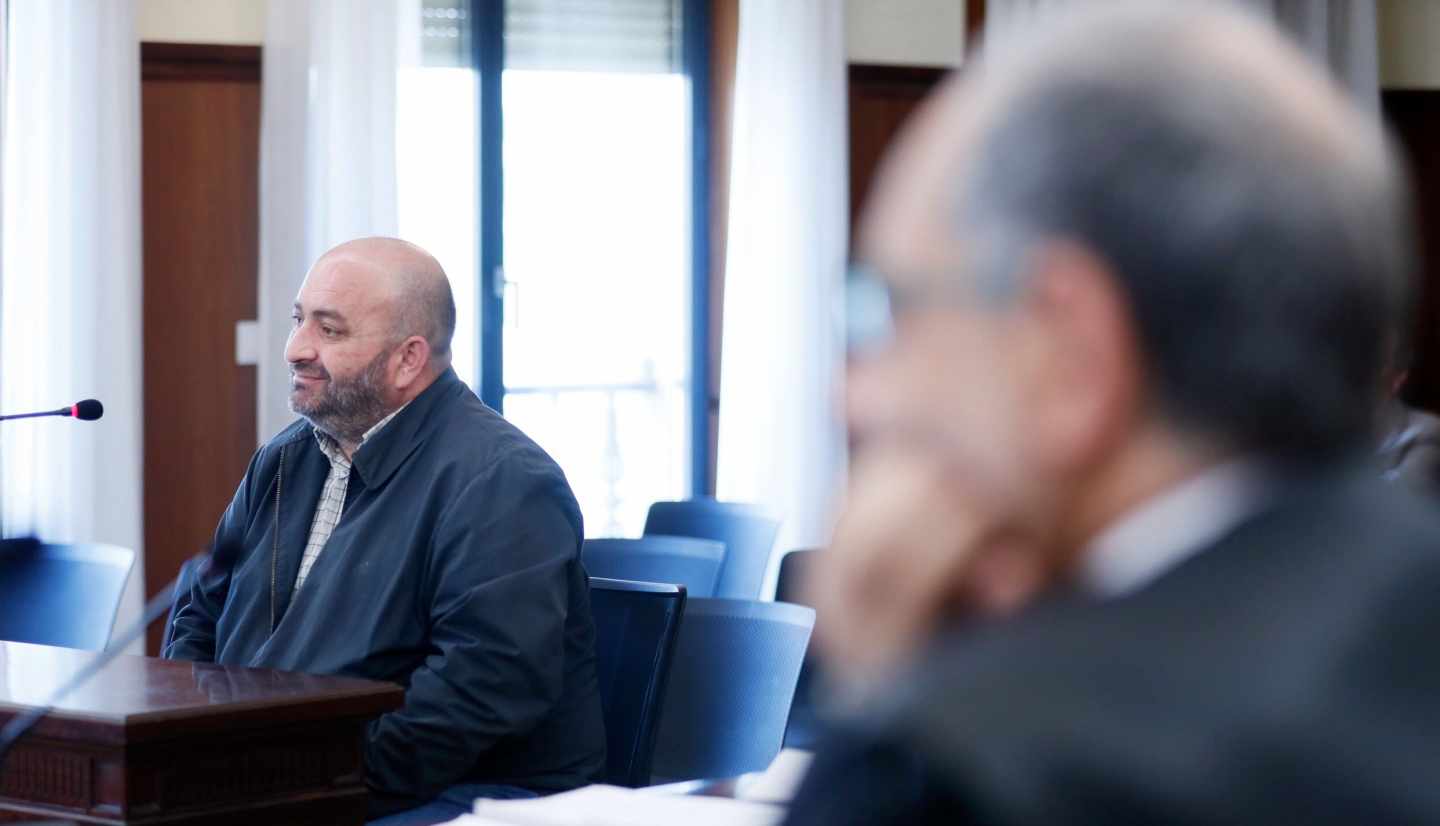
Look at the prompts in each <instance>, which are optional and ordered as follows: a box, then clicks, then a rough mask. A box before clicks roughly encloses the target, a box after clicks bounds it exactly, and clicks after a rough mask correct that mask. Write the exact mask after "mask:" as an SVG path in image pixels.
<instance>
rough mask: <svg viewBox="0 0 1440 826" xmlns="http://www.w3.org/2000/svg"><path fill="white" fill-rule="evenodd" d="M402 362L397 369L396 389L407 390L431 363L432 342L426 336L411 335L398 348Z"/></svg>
mask: <svg viewBox="0 0 1440 826" xmlns="http://www.w3.org/2000/svg"><path fill="white" fill-rule="evenodd" d="M397 350H398V352H399V356H400V364H399V366H398V369H397V370H396V371H395V389H397V390H406V389H408V388H409V387H410V385H412V384H414V383H415V381H416V379H418V378H420V376H421V375H422V374H424V372H425V368H426V367H428V366H429V365H430V342H428V341H426V340H425V337H424V336H410V337H409V338H407V339H405V340H404V341H402V342H400V346H399V347H398V348H397Z"/></svg>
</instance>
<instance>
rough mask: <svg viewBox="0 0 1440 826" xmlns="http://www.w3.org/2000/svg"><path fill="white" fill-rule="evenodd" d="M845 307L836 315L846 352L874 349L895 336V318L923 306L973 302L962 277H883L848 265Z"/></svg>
mask: <svg viewBox="0 0 1440 826" xmlns="http://www.w3.org/2000/svg"><path fill="white" fill-rule="evenodd" d="M842 295H843V300H844V302H845V306H844V307H843V308H841V312H839V313H838V314H837V315H838V317H839V318H840V319H841V321H842V323H843V324H844V329H845V347H846V351H847V352H848V353H849V354H850V355H852V356H856V355H865V354H867V353H874V352H877V351H879V350H881V349H883V348H884V347H886V346H888V345H889V344H890V342H891V341H893V340H894V338H895V322H896V319H898V318H901V317H903V316H905V315H908V314H910V313H912V312H915V311H917V310H920V309H924V308H926V307H938V306H947V307H957V306H965V305H970V304H973V302H974V301H975V299H976V296H975V291H974V288H973V286H971V285H969V284H966V283H965V282H964V281H963V280H959V279H952V280H947V281H945V282H942V283H939V284H937V283H935V282H933V281H926V280H921V279H912V280H902V279H895V278H883V277H881V275H880V274H879V272H878V271H877V270H875V268H874V267H871V266H869V265H867V264H852V265H851V266H850V268H849V269H848V270H847V272H846V277H845V291H844V293H843V294H842Z"/></svg>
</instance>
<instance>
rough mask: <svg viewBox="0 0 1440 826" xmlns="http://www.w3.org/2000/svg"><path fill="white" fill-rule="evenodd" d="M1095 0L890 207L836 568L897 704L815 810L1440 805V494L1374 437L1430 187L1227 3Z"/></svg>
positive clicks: (1003, 81) (903, 151) (901, 816)
mask: <svg viewBox="0 0 1440 826" xmlns="http://www.w3.org/2000/svg"><path fill="white" fill-rule="evenodd" d="M1074 5H1075V7H1076V8H1077V11H1075V12H1074V15H1073V16H1068V17H1064V18H1062V19H1060V20H1057V21H1055V22H1052V23H1050V24H1038V25H1037V26H1036V27H1034V28H1033V29H1031V30H1030V31H1029V32H1027V33H1026V34H1022V35H1020V36H1019V39H1016V40H1013V41H1010V42H1008V43H1007V42H1002V43H999V44H992V45H998V46H999V47H1000V48H999V49H998V50H992V51H990V52H989V53H987V54H986V55H984V56H983V57H982V58H981V62H980V64H979V65H978V66H975V67H967V69H966V71H965V72H964V73H963V74H962V75H961V76H960V77H958V78H957V79H956V80H954V81H953V82H951V83H950V84H949V85H947V86H946V87H945V89H944V90H943V91H942V92H941V94H940V95H939V96H938V97H936V98H935V99H934V100H933V101H931V102H930V103H929V105H928V106H927V107H926V109H925V110H924V111H923V112H922V113H921V114H920V115H919V117H917V118H916V119H915V121H914V122H913V124H912V126H911V127H910V128H908V129H907V131H906V133H905V135H904V136H903V137H902V139H901V142H900V144H899V145H898V148H897V150H896V152H895V154H894V156H893V157H892V158H891V159H890V161H889V162H888V166H887V169H886V171H885V173H884V176H883V182H882V183H881V184H880V185H879V187H878V189H877V190H876V194H875V195H874V200H873V201H872V204H873V210H872V211H871V212H870V213H869V214H868V216H867V218H866V220H865V222H864V223H863V226H862V232H861V249H862V251H863V252H862V254H863V256H864V258H865V261H866V263H867V264H868V265H869V270H870V272H871V275H870V276H869V278H870V279H871V280H870V284H871V289H870V290H869V291H868V292H864V291H861V290H859V289H857V291H856V293H855V297H856V298H857V299H862V298H864V296H866V295H868V296H871V297H872V299H873V298H875V297H878V299H879V300H872V301H871V303H870V304H869V305H865V306H860V307H858V308H857V309H859V310H860V312H857V313H856V315H855V319H856V321H857V322H859V321H862V320H864V319H866V318H880V319H888V324H887V325H884V326H877V327H875V328H874V329H873V330H871V332H873V333H874V338H872V339H871V340H870V341H869V342H868V343H867V346H865V347H863V348H862V349H859V350H857V352H856V353H855V355H854V358H853V359H852V368H851V372H850V376H849V379H848V381H847V392H848V394H849V405H848V411H849V417H850V425H851V428H852V430H853V433H854V436H855V438H856V440H857V443H858V444H859V445H860V448H859V450H858V451H857V455H856V459H855V462H854V466H853V474H852V479H853V483H854V484H853V488H852V492H851V497H850V500H849V503H848V505H847V509H846V512H845V514H844V516H843V517H842V519H841V522H840V524H839V527H838V528H837V531H836V536H835V539H834V542H833V545H832V546H831V547H830V548H829V549H828V550H827V551H826V552H825V554H824V555H823V556H822V557H821V558H819V559H817V560H816V563H815V565H813V566H812V568H811V570H812V571H814V572H815V581H814V582H813V583H812V590H813V600H814V604H815V607H816V609H817V616H818V621H819V622H818V624H817V627H816V632H817V639H818V642H819V643H820V645H821V646H822V647H823V648H824V650H825V652H826V654H827V655H828V661H829V665H830V669H831V671H832V673H835V674H839V675H842V677H843V678H844V679H845V680H846V685H847V686H848V688H849V697H850V698H851V702H852V703H854V702H856V701H855V699H854V698H855V697H861V698H869V699H868V701H867V702H862V703H861V704H860V705H859V707H858V709H857V710H856V711H855V713H854V714H853V715H852V717H851V718H850V720H849V722H848V724H846V725H845V726H844V734H842V735H841V736H840V737H839V739H838V740H837V741H836V742H835V743H834V744H832V745H831V746H830V747H829V748H827V749H822V752H821V754H820V755H819V756H818V757H817V760H816V763H815V765H814V769H813V771H812V773H811V776H810V777H809V779H808V780H807V782H806V784H805V786H804V788H803V789H802V790H801V792H800V794H799V796H798V797H797V799H796V800H795V802H794V807H793V810H792V813H791V823H792V824H805V825H807V826H808V824H817V826H818V824H826V826H833V825H834V824H867V826H874V825H875V824H902V823H903V824H908V823H941V822H944V823H964V824H990V825H995V824H1035V823H1045V824H1082V823H1184V824H1220V823H1339V822H1348V823H1433V822H1440V791H1437V786H1436V784H1435V783H1434V782H1433V780H1434V775H1435V771H1436V768H1435V767H1436V766H1437V765H1440V665H1437V661H1436V660H1435V659H1434V657H1433V656H1432V654H1433V652H1434V650H1435V636H1436V630H1437V629H1440V599H1437V598H1436V595H1437V594H1440V513H1437V512H1436V510H1435V509H1434V508H1433V506H1431V505H1430V504H1429V503H1428V502H1427V501H1424V500H1421V499H1419V498H1416V497H1415V496H1413V495H1412V494H1411V493H1410V492H1408V491H1406V490H1404V489H1402V488H1399V487H1397V486H1393V485H1386V484H1385V483H1384V482H1382V481H1381V480H1379V479H1377V478H1376V474H1375V473H1374V470H1373V466H1372V464H1371V459H1370V456H1369V454H1370V452H1371V450H1372V449H1373V448H1372V444H1373V443H1372V438H1373V437H1372V434H1373V433H1374V432H1375V430H1374V428H1375V423H1374V414H1375V408H1376V405H1375V403H1374V400H1375V399H1376V398H1378V397H1379V394H1380V375H1379V374H1380V370H1379V367H1380V365H1381V364H1382V362H1383V358H1382V354H1383V353H1382V351H1383V340H1384V338H1385V335H1384V334H1385V331H1386V330H1388V329H1392V325H1393V324H1394V323H1396V320H1397V319H1398V318H1400V317H1402V316H1401V315H1400V314H1401V313H1403V312H1404V310H1405V308H1406V304H1407V301H1408V292H1409V284H1408V281H1409V269H1408V268H1409V265H1410V262H1411V260H1412V251H1411V247H1410V239H1409V238H1408V235H1407V229H1408V223H1409V215H1408V204H1407V198H1406V192H1405V189H1406V187H1405V184H1404V181H1403V177H1402V175H1401V173H1400V171H1399V170H1398V169H1397V168H1396V163H1395V161H1394V159H1393V158H1392V157H1391V156H1390V150H1389V148H1388V145H1387V143H1386V141H1385V139H1384V136H1383V135H1382V134H1381V131H1380V127H1379V124H1378V123H1377V122H1376V121H1375V119H1374V117H1373V116H1370V115H1366V114H1365V113H1363V112H1361V111H1360V110H1359V109H1357V108H1356V107H1355V106H1354V105H1353V104H1352V103H1351V102H1350V101H1348V100H1347V99H1345V98H1344V97H1343V96H1342V94H1341V93H1340V92H1339V91H1337V89H1336V88H1334V87H1333V86H1332V85H1331V83H1330V82H1329V81H1328V79H1326V78H1324V77H1322V76H1321V74H1320V73H1319V71H1318V70H1317V69H1316V68H1315V67H1313V66H1311V65H1310V64H1309V62H1308V61H1307V60H1306V59H1305V58H1303V57H1302V56H1301V55H1300V54H1299V53H1298V52H1297V51H1296V50H1295V49H1293V48H1292V47H1290V46H1289V45H1287V44H1286V43H1284V42H1282V41H1281V39H1280V37H1279V35H1277V34H1276V33H1275V32H1274V31H1273V30H1271V29H1269V28H1268V27H1266V26H1264V25H1262V24H1261V23H1259V22H1257V21H1254V20H1251V19H1250V18H1248V17H1246V16H1244V15H1242V14H1241V13H1240V12H1238V11H1235V10H1233V9H1230V8H1228V7H1227V4H1224V3H1218V2H1214V3H1185V2H1179V0H1171V2H1165V3H1155V2H1141V3H1123V2H1116V3H1091V4H1074ZM1083 9H1088V10H1089V11H1088V12H1086V11H1083ZM877 287H878V289H876V288H877ZM887 295H888V301H886V300H885V298H886V296H887ZM852 332H854V333H857V334H858V333H863V332H865V331H864V330H862V329H860V328H856V329H853V330H852Z"/></svg>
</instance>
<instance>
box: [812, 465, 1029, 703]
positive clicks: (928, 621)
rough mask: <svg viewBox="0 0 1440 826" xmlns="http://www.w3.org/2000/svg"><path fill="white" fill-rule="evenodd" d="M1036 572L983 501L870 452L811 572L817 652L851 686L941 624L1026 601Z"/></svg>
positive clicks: (934, 470)
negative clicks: (834, 529)
mask: <svg viewBox="0 0 1440 826" xmlns="http://www.w3.org/2000/svg"><path fill="white" fill-rule="evenodd" d="M1039 581H1040V576H1039V562H1038V560H1037V559H1036V558H1035V557H1034V555H1032V554H1028V553H1026V547H1025V545H1024V543H1022V542H1020V541H1019V540H1017V539H1016V538H1015V537H1014V534H1013V532H1010V531H1007V530H1006V526H1005V524H1004V521H1003V519H1002V518H1001V517H1000V515H999V514H996V513H994V512H993V511H992V510H991V509H990V508H989V507H988V505H987V503H986V502H985V500H984V498H983V497H982V496H979V495H977V494H976V492H975V491H973V490H970V489H968V487H967V485H966V483H965V481H964V480H963V479H961V478H960V477H959V476H957V475H956V474H954V473H951V472H949V471H948V470H947V469H946V468H945V467H944V466H943V465H942V464H941V463H939V462H938V461H936V460H934V459H932V458H931V457H929V456H927V455H924V454H922V453H920V452H919V451H916V450H912V449H907V448H902V447H899V446H896V445H889V444H887V445H881V446H870V447H867V448H866V449H865V450H863V451H862V452H860V453H859V454H858V455H857V456H856V457H855V460H854V462H853V463H852V466H851V484H850V490H849V494H848V496H847V500H846V504H845V507H844V510H843V512H842V514H841V518H840V521H839V524H838V525H837V527H836V531H835V538H834V541H833V542H832V543H831V545H830V547H829V548H828V549H826V550H825V551H823V552H821V555H820V557H819V558H818V559H817V560H816V563H815V564H814V565H813V566H812V567H811V569H810V576H809V581H808V582H807V588H808V590H809V596H810V600H811V604H813V605H814V606H815V609H816V614H817V625H816V632H815V633H816V643H817V645H818V646H819V648H820V650H821V652H822V654H823V655H824V656H825V657H826V662H827V666H828V667H829V668H830V670H831V673H833V674H834V675H835V676H836V677H837V678H839V679H841V680H842V681H845V682H849V683H851V684H852V685H854V686H856V687H859V686H863V685H865V684H868V683H871V682H874V681H875V680H878V679H880V678H883V677H884V676H886V675H887V674H889V673H891V672H893V671H894V670H895V669H896V668H897V667H898V666H899V665H901V664H902V663H903V662H904V661H905V660H906V659H908V658H909V657H910V656H911V655H913V654H914V653H915V652H916V651H917V650H918V649H919V648H920V647H921V646H922V645H923V644H924V643H925V641H926V640H927V639H928V638H929V637H930V635H931V634H933V633H934V631H935V630H936V629H937V627H938V626H939V625H940V624H942V623H943V622H945V621H947V620H950V619H953V618H954V617H956V616H964V615H973V614H988V613H998V612H1003V611H1006V610H1009V609H1011V608H1013V607H1016V606H1017V605H1019V604H1022V603H1023V602H1025V601H1026V600H1027V599H1029V598H1030V597H1031V596H1032V595H1033V593H1034V592H1035V590H1037V588H1038V585H1039Z"/></svg>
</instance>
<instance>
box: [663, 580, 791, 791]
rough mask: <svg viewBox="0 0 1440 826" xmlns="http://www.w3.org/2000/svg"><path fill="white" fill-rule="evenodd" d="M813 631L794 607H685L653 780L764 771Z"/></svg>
mask: <svg viewBox="0 0 1440 826" xmlns="http://www.w3.org/2000/svg"><path fill="white" fill-rule="evenodd" d="M814 625H815V612H814V611H813V610H811V609H809V608H806V607H804V606H801V605H790V604H788V603H784V602H751V601H745V600H726V599H692V600H690V601H689V603H688V604H687V605H686V606H685V622H684V624H682V625H681V627H680V640H679V642H678V643H677V644H676V646H675V664H674V665H673V666H672V667H671V670H670V688H669V692H668V696H667V697H666V699H665V713H664V715H663V716H662V717H661V719H660V736H659V740H658V741H657V742H656V744H655V766H654V777H653V779H654V780H655V781H657V782H659V781H664V780H694V779H700V778H718V777H732V776H735V775H738V774H743V773H745V772H750V771H759V770H761V769H764V768H765V767H766V766H768V765H770V762H771V761H772V760H774V759H775V755H777V754H779V753H780V745H781V742H782V741H783V739H784V736H785V721H786V718H787V717H788V716H789V714H790V701H791V699H792V698H793V697H794V695H795V681H796V679H797V678H798V677H799V675H800V663H801V662H802V661H803V660H804V659H805V649H806V646H807V645H808V644H809V642H810V630H811V629H812V628H813V627H814Z"/></svg>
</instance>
